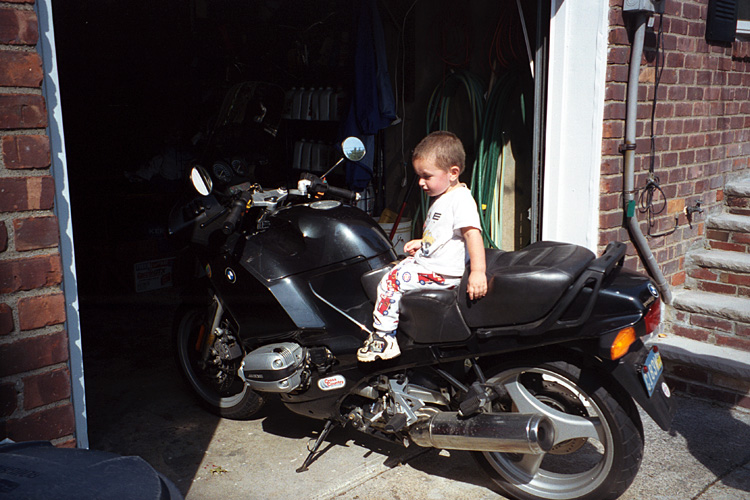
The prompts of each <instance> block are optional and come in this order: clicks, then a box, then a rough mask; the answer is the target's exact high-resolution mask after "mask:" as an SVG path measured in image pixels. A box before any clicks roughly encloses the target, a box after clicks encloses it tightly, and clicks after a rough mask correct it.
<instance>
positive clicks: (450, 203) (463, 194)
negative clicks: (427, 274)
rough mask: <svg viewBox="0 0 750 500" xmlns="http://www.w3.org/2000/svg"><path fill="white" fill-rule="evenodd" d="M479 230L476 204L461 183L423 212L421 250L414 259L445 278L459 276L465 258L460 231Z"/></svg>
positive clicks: (461, 273)
mask: <svg viewBox="0 0 750 500" xmlns="http://www.w3.org/2000/svg"><path fill="white" fill-rule="evenodd" d="M465 227H474V228H477V229H479V230H480V231H481V225H480V222H479V212H477V204H476V202H475V201H474V198H472V196H471V191H469V189H468V188H467V187H466V185H465V184H461V185H459V186H458V187H455V188H453V189H451V190H450V191H448V192H447V193H444V194H442V195H440V196H438V197H437V198H436V199H435V200H434V201H433V202H432V205H431V206H430V209H429V210H428V211H427V217H426V220H425V223H424V228H423V233H422V247H421V248H420V249H419V250H418V251H417V253H416V254H415V255H414V260H415V261H416V262H417V263H418V264H420V265H422V266H424V267H426V268H427V269H429V270H430V271H432V272H434V273H438V274H442V275H445V276H463V274H464V269H465V268H466V262H467V260H468V256H467V255H466V243H465V241H464V237H463V234H462V232H461V229H462V228H465Z"/></svg>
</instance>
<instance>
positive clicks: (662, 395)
mask: <svg viewBox="0 0 750 500" xmlns="http://www.w3.org/2000/svg"><path fill="white" fill-rule="evenodd" d="M343 150H344V155H345V156H347V157H350V158H353V159H356V157H361V155H363V154H364V148H363V146H362V145H361V142H358V141H357V140H354V141H353V142H347V141H345V142H344V145H343ZM191 178H192V180H193V184H194V186H195V187H196V189H197V190H198V192H199V193H200V196H195V197H194V198H193V199H192V200H190V201H189V202H187V203H185V204H183V205H181V206H179V207H176V209H175V210H173V212H172V214H171V216H170V227H171V231H172V232H173V233H177V232H180V231H183V232H185V233H186V234H187V235H188V237H189V241H190V249H191V251H192V252H193V254H194V257H195V258H196V260H195V262H197V263H198V265H197V266H196V267H197V269H198V271H199V272H198V275H199V276H200V277H199V278H198V279H196V280H195V284H194V286H193V287H192V288H191V290H192V293H188V294H187V295H186V296H187V298H186V300H185V304H184V305H183V306H182V307H181V308H180V310H179V311H178V315H177V318H176V322H175V335H176V337H175V338H176V348H177V358H178V360H179V364H180V366H181V368H182V371H183V372H184V375H185V377H186V379H187V381H188V382H189V385H190V387H191V388H192V389H193V391H194V392H195V393H196V394H197V395H198V396H199V398H200V400H201V401H202V402H203V403H205V404H206V405H207V406H208V407H209V408H210V409H212V410H213V411H215V412H216V413H218V414H219V415H221V416H224V417H227V418H233V419H243V418H249V417H250V416H252V415H253V414H255V413H256V412H257V411H258V410H259V409H260V408H261V406H262V405H263V402H264V399H265V398H267V397H269V396H270V395H277V396H278V397H279V398H280V399H281V401H282V402H283V403H284V405H285V406H286V407H288V408H289V409H290V410H292V411H294V412H296V413H298V414H301V415H305V416H307V417H311V418H315V419H320V420H324V421H326V424H325V427H324V429H323V431H322V432H321V434H320V435H319V437H318V439H317V441H316V444H315V446H314V447H313V449H312V451H311V452H310V454H309V456H308V457H307V459H306V460H305V462H304V463H303V464H302V466H301V467H300V469H299V470H300V471H302V470H305V469H306V468H307V467H308V466H309V465H310V463H311V462H312V461H313V460H314V458H315V454H316V453H317V450H318V447H319V446H320V445H321V443H322V442H323V440H324V439H325V437H326V436H327V434H328V432H329V431H330V430H331V429H332V428H333V427H334V426H337V425H338V426H344V425H351V426H352V427H354V428H355V429H357V430H359V431H361V432H364V433H367V434H370V435H373V436H378V437H381V438H384V439H388V440H390V441H394V442H398V443H402V444H404V445H409V444H414V445H418V446H423V447H435V448H439V449H452V450H453V449H454V450H470V451H473V452H474V455H475V456H476V458H477V460H478V461H479V463H480V464H481V465H482V467H483V468H484V469H485V470H486V471H487V473H488V474H489V475H490V477H491V478H492V480H493V481H494V482H495V483H496V484H497V486H498V487H499V488H500V490H501V491H502V492H503V493H504V494H507V495H509V496H511V497H513V498H519V499H591V500H602V499H607V498H617V497H618V496H620V495H621V494H622V493H623V492H624V491H625V490H626V489H627V488H628V486H629V485H630V484H631V483H632V481H633V479H634V477H635V475H636V473H637V470H638V467H639V465H640V461H641V458H642V456H643V446H644V434H643V426H642V424H641V420H640V417H639V413H638V411H637V409H636V403H637V404H638V405H640V407H641V408H643V410H645V412H646V413H648V415H650V416H651V418H653V419H654V421H655V422H656V423H657V424H658V425H659V426H660V427H662V428H663V429H665V430H666V429H668V428H669V425H670V421H671V418H672V414H673V406H674V405H673V398H671V397H670V391H669V388H668V387H667V385H666V383H665V382H664V381H663V377H662V371H663V370H662V360H661V357H660V355H659V353H658V351H657V350H656V348H652V349H647V348H646V347H645V346H644V343H643V342H642V338H643V337H644V336H646V335H648V334H650V333H651V332H652V331H653V330H654V329H655V328H656V327H657V325H658V324H659V321H660V309H661V302H660V300H659V294H658V292H657V289H656V287H655V286H654V284H653V283H652V282H651V281H650V280H649V279H648V278H647V277H645V276H643V275H641V274H637V273H635V272H632V271H629V270H627V269H624V268H623V266H622V264H623V259H624V254H625V245H624V244H622V243H611V244H610V245H609V246H608V247H607V249H606V250H605V252H604V254H603V255H602V256H601V257H599V258H596V256H595V255H594V254H593V253H592V252H591V251H589V250H588V249H585V248H583V247H580V246H576V245H572V244H566V243H557V242H549V241H543V242H537V243H533V244H531V245H529V246H528V247H526V248H524V249H522V250H519V251H515V252H503V251H499V250H487V279H488V285H489V292H488V294H487V295H486V296H485V297H484V298H482V299H480V300H478V301H470V300H468V298H467V295H466V288H465V286H466V285H465V279H464V283H463V284H462V286H461V287H460V288H459V289H458V290H453V291H444V290H436V291H429V292H422V291H420V292H417V293H407V294H405V296H404V297H403V299H402V302H401V313H400V323H399V330H398V338H399V344H400V346H401V350H402V354H401V355H400V356H399V357H397V358H395V359H391V360H387V361H382V360H380V361H375V362H372V363H360V362H358V361H357V358H356V351H357V348H359V347H360V346H361V345H362V343H363V341H364V340H365V339H366V338H367V336H368V333H369V331H370V328H371V325H372V308H373V304H374V301H375V297H374V295H375V292H376V286H377V283H378V282H379V280H380V278H381V277H382V276H383V274H384V273H387V272H388V270H389V269H390V267H391V266H392V262H393V261H394V260H395V259H396V258H397V256H396V255H395V253H394V251H393V247H392V245H391V242H390V241H389V239H388V237H387V236H386V235H385V233H384V232H383V231H382V230H381V228H380V227H379V226H378V225H377V224H376V223H375V222H374V221H373V220H372V218H370V217H368V216H367V215H366V214H365V213H364V212H362V211H361V210H359V209H357V208H355V207H352V206H350V205H349V204H350V203H351V202H352V201H353V200H354V199H355V198H356V194H355V193H352V192H350V191H348V190H346V189H340V188H335V187H333V186H329V185H328V184H327V182H326V181H325V180H324V179H322V178H320V177H316V176H313V175H310V174H303V175H302V178H301V180H300V181H299V184H298V185H297V187H296V189H288V190H287V189H285V188H278V189H271V190H268V189H263V188H262V187H261V186H259V185H257V184H252V183H251V182H249V181H245V182H242V181H243V179H228V180H226V182H225V181H222V182H221V183H219V182H214V180H213V179H211V177H210V176H209V175H208V173H207V172H206V170H204V169H202V168H201V167H196V168H194V169H193V171H192V176H191ZM464 278H466V276H465V277H464Z"/></svg>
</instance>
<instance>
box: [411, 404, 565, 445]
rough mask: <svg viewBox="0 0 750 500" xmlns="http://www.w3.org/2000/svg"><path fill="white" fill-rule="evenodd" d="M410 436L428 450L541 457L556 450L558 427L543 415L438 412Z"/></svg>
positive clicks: (415, 427)
mask: <svg viewBox="0 0 750 500" xmlns="http://www.w3.org/2000/svg"><path fill="white" fill-rule="evenodd" d="M409 437H410V438H411V440H412V441H413V442H414V443H415V444H417V445H419V446H423V447H426V448H429V447H432V448H440V449H444V450H471V451H499V452H503V453H527V454H533V455H539V454H541V453H545V452H547V451H549V450H550V448H552V444H553V443H554V441H555V427H554V425H552V421H551V420H550V419H549V418H547V417H545V416H544V415H539V414H521V413H480V414H478V415H474V416H472V417H469V418H461V417H459V416H458V413H457V412H438V413H436V414H435V415H433V416H431V417H430V418H428V419H427V420H422V421H420V422H417V423H415V424H414V425H413V426H412V428H411V429H410V430H409Z"/></svg>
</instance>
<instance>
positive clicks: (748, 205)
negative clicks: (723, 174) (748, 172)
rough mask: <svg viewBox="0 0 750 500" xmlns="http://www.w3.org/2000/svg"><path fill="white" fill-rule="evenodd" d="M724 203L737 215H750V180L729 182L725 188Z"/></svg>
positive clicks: (730, 211)
mask: <svg viewBox="0 0 750 500" xmlns="http://www.w3.org/2000/svg"><path fill="white" fill-rule="evenodd" d="M724 203H725V204H726V207H727V210H728V211H729V213H731V214H735V215H750V178H746V179H739V180H735V181H731V182H728V183H727V184H726V186H724Z"/></svg>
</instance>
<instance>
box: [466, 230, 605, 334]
mask: <svg viewBox="0 0 750 500" xmlns="http://www.w3.org/2000/svg"><path fill="white" fill-rule="evenodd" d="M594 258H595V256H594V254H593V253H592V252H591V251H590V250H588V249H586V248H584V247H581V246H578V245H573V244H570V243H559V242H554V241H540V242H537V243H532V244H531V245H529V246H527V247H526V248H524V249H522V250H518V251H516V252H503V251H501V250H487V251H486V260H487V285H488V291H487V295H486V296H485V297H483V298H482V299H480V300H476V301H469V299H468V296H467V295H466V282H467V279H468V275H469V268H468V267H467V270H466V273H465V274H464V277H463V280H462V281H461V288H460V290H459V293H458V297H459V300H458V303H459V308H460V310H461V313H462V315H463V317H464V320H465V321H466V324H467V325H468V326H469V327H470V328H480V327H499V326H510V325H521V324H524V323H531V322H533V321H537V320H539V319H541V318H543V317H545V316H546V315H547V314H548V313H549V312H550V311H551V310H552V308H553V307H554V305H555V304H556V303H557V302H559V301H560V299H561V298H562V296H563V295H564V294H565V291H566V290H567V289H568V288H569V287H570V286H571V285H572V284H573V282H574V281H575V280H576V278H577V277H578V276H579V275H580V274H581V273H582V272H583V271H585V270H586V268H587V267H588V265H589V264H590V263H591V262H592V261H593V260H594Z"/></svg>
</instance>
